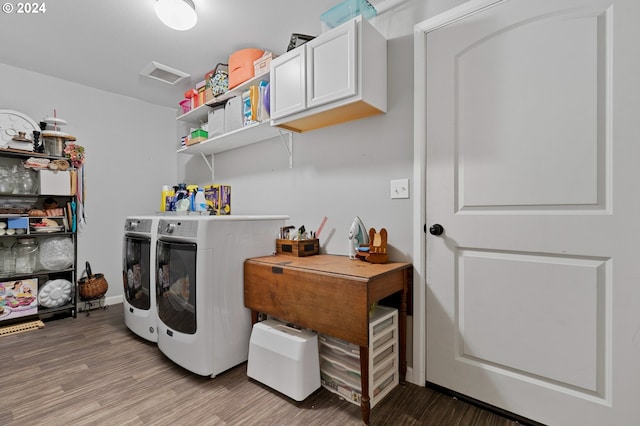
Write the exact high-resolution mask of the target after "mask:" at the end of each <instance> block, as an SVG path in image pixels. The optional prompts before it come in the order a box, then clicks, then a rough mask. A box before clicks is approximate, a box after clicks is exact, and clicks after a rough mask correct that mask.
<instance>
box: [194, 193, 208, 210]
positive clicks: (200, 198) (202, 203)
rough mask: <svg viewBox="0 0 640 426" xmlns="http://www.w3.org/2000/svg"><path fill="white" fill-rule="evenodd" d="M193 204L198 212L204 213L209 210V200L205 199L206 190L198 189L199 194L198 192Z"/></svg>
mask: <svg viewBox="0 0 640 426" xmlns="http://www.w3.org/2000/svg"><path fill="white" fill-rule="evenodd" d="M193 204H194V207H195V210H196V211H198V212H203V211H206V210H207V200H206V199H205V198H204V189H203V188H198V192H196V196H195V198H194V200H193Z"/></svg>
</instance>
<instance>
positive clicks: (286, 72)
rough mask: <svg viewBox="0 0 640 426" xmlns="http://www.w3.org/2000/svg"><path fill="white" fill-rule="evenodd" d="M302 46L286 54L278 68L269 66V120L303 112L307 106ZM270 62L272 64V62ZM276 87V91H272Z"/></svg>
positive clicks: (280, 59)
mask: <svg viewBox="0 0 640 426" xmlns="http://www.w3.org/2000/svg"><path fill="white" fill-rule="evenodd" d="M303 47H304V46H302V47H300V48H298V49H294V50H292V51H290V52H287V54H286V55H282V56H280V57H278V58H276V59H274V60H273V61H275V60H277V59H279V61H278V66H277V67H273V65H272V66H271V76H270V80H271V83H270V85H271V88H270V92H271V118H272V119H273V118H280V117H284V116H287V115H290V114H294V113H296V112H300V111H302V110H304V109H305V108H306V106H307V101H306V96H307V80H306V76H305V58H306V56H307V55H306V53H307V51H306V50H305V49H304V48H303ZM273 61H272V62H273ZM275 87H278V91H277V92H276V91H275V90H274V88H275Z"/></svg>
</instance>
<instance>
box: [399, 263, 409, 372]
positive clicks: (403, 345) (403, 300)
mask: <svg viewBox="0 0 640 426" xmlns="http://www.w3.org/2000/svg"><path fill="white" fill-rule="evenodd" d="M409 271H410V269H407V270H406V271H405V279H404V288H403V289H402V293H401V294H400V321H399V322H400V324H399V326H400V365H399V367H400V383H401V384H404V382H405V376H406V375H407V292H408V291H409V285H408V283H409V279H410V277H409V276H408V275H409Z"/></svg>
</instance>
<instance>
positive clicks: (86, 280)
mask: <svg viewBox="0 0 640 426" xmlns="http://www.w3.org/2000/svg"><path fill="white" fill-rule="evenodd" d="M86 267H87V269H86V273H87V276H86V277H83V278H80V279H79V280H78V289H79V293H80V300H93V299H100V298H101V297H102V296H104V295H105V293H106V292H107V290H108V289H109V283H107V280H106V279H105V277H104V274H92V273H91V265H89V262H87V263H86Z"/></svg>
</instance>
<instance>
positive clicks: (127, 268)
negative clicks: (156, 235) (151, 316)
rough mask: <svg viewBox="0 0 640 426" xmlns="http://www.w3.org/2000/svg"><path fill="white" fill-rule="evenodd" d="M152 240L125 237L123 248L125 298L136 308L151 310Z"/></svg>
mask: <svg viewBox="0 0 640 426" xmlns="http://www.w3.org/2000/svg"><path fill="white" fill-rule="evenodd" d="M150 253H151V239H150V238H143V237H135V236H131V235H125V237H124V244H123V247H122V260H123V262H122V281H123V284H124V296H125V298H126V299H127V302H129V304H130V305H131V306H133V307H134V308H138V309H142V310H145V311H146V310H149V308H151V292H150V288H151V278H150V277H151V274H150V272H151V271H150V268H151V267H152V266H151V263H150V256H151V254H150Z"/></svg>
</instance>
